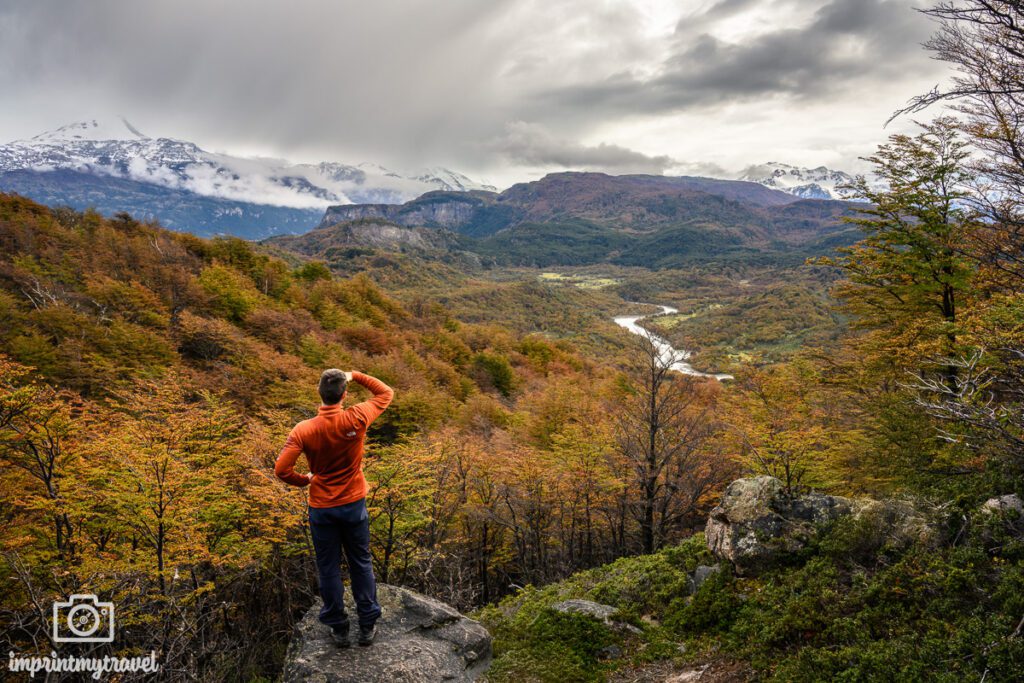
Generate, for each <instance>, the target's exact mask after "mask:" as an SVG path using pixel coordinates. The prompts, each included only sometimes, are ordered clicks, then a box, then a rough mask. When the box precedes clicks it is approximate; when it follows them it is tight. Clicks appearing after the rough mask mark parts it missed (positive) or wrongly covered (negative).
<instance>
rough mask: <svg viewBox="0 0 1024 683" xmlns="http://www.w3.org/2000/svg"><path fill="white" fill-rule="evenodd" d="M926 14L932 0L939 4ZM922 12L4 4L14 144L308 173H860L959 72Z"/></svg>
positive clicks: (212, 0)
mask: <svg viewBox="0 0 1024 683" xmlns="http://www.w3.org/2000/svg"><path fill="white" fill-rule="evenodd" d="M922 2H927V0H922ZM920 4H921V3H915V2H911V1H909V0H832V1H831V2H829V1H828V0H677V1H675V2H671V1H665V0H616V1H602V0H432V1H430V2H426V1H424V2H419V1H407V0H403V1H399V0H376V1H374V2H366V1H361V2H348V1H338V0H287V1H281V2H269V1H263V0H239V1H237V2H227V1H218V0H146V1H145V2H141V1H136V0H89V1H88V2H63V1H60V0H24V1H20V0H0V102H2V106H0V140H2V141H8V140H14V139H18V138H25V137H31V136H32V135H35V134H36V133H40V132H42V131H44V130H48V129H52V128H55V127H57V126H60V125H63V124H65V123H69V122H72V121H76V120H81V119H85V118H112V117H116V116H119V115H120V116H124V117H126V118H127V119H128V120H129V121H131V122H132V123H133V124H134V125H135V126H136V127H137V128H139V129H140V130H142V131H143V132H144V133H146V134H147V135H150V136H154V137H156V136H167V137H177V138H182V139H187V140H191V141H193V142H196V143H198V144H199V145H200V146H202V147H204V148H206V149H209V150H211V151H226V152H230V153H233V154H241V155H267V156H278V157H283V158H288V159H292V160H295V161H321V160H332V161H343V162H350V163H355V162H360V161H375V162H378V163H382V164H385V165H389V164H390V165H392V166H395V167H398V168H403V169H411V168H415V167H419V166H435V165H442V166H448V167H451V168H454V169H456V170H459V171H462V172H464V173H467V174H468V175H471V176H472V177H474V178H475V179H482V180H487V181H490V182H492V183H493V184H495V185H499V186H506V185H508V184H510V183H512V182H516V181H519V180H528V179H532V178H535V177H538V176H540V175H542V174H543V173H544V172H546V171H553V170H564V169H596V170H603V171H607V172H609V173H627V172H650V173H663V172H664V173H670V174H697V173H704V174H716V173H721V172H723V171H736V170H739V169H741V168H742V167H744V166H747V165H749V164H754V163H760V162H765V161H782V162H787V163H793V164H799V165H819V164H824V165H828V166H832V167H836V168H844V169H852V170H861V169H862V165H860V164H858V162H857V157H858V156H862V155H864V154H867V153H870V152H871V151H873V149H874V147H875V146H876V145H877V144H878V143H879V142H882V141H884V139H885V137H886V136H887V135H889V134H891V133H892V132H895V131H900V130H902V129H904V128H907V127H909V125H910V124H909V122H902V121H899V122H897V123H896V124H894V125H890V127H889V128H888V129H883V127H882V126H883V123H884V122H885V120H886V118H888V116H889V115H890V114H891V113H892V112H893V111H894V110H895V109H897V108H898V107H899V106H900V105H902V104H903V103H905V102H906V100H907V99H909V98H910V97H911V96H913V95H915V94H918V93H921V92H923V91H925V90H927V89H929V88H930V87H932V86H933V85H935V84H936V83H939V82H940V81H941V80H943V79H944V78H945V76H946V73H947V72H946V69H945V67H944V66H943V65H941V64H940V63H937V62H935V61H933V60H931V59H930V58H929V55H928V53H926V52H925V51H924V50H923V49H922V48H921V47H920V43H921V42H923V41H924V40H925V39H926V38H927V36H928V35H929V33H930V32H931V30H932V28H933V26H932V25H931V23H930V22H929V21H928V20H927V19H926V18H925V17H923V16H922V15H920V14H919V13H917V12H915V11H914V10H913V8H914V7H915V6H920Z"/></svg>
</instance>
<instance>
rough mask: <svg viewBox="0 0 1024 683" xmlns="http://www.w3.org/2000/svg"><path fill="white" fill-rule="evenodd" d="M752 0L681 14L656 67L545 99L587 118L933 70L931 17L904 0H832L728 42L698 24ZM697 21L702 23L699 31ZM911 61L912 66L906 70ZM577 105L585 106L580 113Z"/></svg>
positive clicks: (798, 92) (861, 83) (844, 88)
mask: <svg viewBox="0 0 1024 683" xmlns="http://www.w3.org/2000/svg"><path fill="white" fill-rule="evenodd" d="M752 4H753V3H752V2H751V0H724V1H723V2H721V3H718V4H717V5H715V6H713V7H712V8H711V9H710V10H709V11H708V12H707V13H706V14H705V15H702V16H700V17H698V18H697V19H696V20H693V21H687V20H684V21H681V22H680V23H679V24H678V25H677V28H676V35H675V37H674V42H675V50H674V51H673V52H672V54H670V55H669V56H668V57H667V58H666V59H665V60H664V61H663V62H662V63H661V65H660V67H659V69H658V70H657V73H656V75H655V76H653V77H650V78H638V77H636V76H634V75H632V74H630V73H628V72H619V73H616V74H613V75H611V76H609V77H608V78H606V79H604V80H603V81H600V82H592V83H581V84H577V85H574V86H571V87H565V88H561V89H558V90H552V91H548V92H545V93H542V94H541V100H542V102H543V104H542V107H548V106H550V107H554V108H557V109H559V110H561V111H562V112H563V113H564V114H566V115H570V116H573V117H574V118H576V117H577V116H579V117H582V118H589V117H590V116H591V115H592V112H601V113H602V114H604V115H608V114H609V113H611V112H614V113H616V114H618V115H625V114H628V113H632V112H636V111H643V112H646V113H648V114H650V113H655V112H661V113H664V112H673V111H679V110H682V109H686V108H692V107H709V106H715V105H720V104H723V103H728V102H737V101H742V100H750V99H754V98H778V97H788V98H794V99H807V98H821V97H828V96H832V95H835V94H837V93H840V92H851V91H856V90H862V91H863V95H864V96H870V88H871V86H872V85H873V84H876V83H879V82H882V81H884V80H886V79H892V78H897V79H906V78H907V77H908V76H911V75H912V74H913V72H915V71H916V72H918V73H921V72H934V66H933V65H931V64H928V63H927V60H925V59H922V57H923V51H922V49H921V47H920V43H922V42H923V41H924V40H925V39H926V38H927V37H928V35H929V31H930V28H931V27H930V25H929V24H928V22H927V21H925V20H924V19H923V18H922V17H921V16H920V15H919V14H918V13H916V12H914V11H912V10H911V7H910V5H909V4H908V3H907V2H906V1H905V0H832V1H831V2H828V3H820V2H818V3H810V4H813V5H819V6H820V7H819V8H818V9H817V11H815V12H814V13H813V16H812V19H811V21H810V22H809V23H808V24H807V25H805V26H801V27H798V28H783V29H780V30H776V31H772V32H769V33H765V34H763V35H760V36H757V37H755V38H753V39H751V40H747V41H743V42H736V43H730V42H727V41H724V40H721V39H719V38H716V37H714V36H713V35H711V34H709V33H704V32H699V30H703V29H705V28H707V27H708V26H709V23H710V22H711V20H712V19H721V18H723V17H729V16H732V15H734V14H735V13H736V12H738V11H741V10H743V9H748V8H749V7H750V6H751V5H752ZM695 29H697V30H698V31H695ZM908 69H909V70H910V71H911V73H910V74H908ZM574 112H579V113H578V114H577V115H574V114H573V113H574Z"/></svg>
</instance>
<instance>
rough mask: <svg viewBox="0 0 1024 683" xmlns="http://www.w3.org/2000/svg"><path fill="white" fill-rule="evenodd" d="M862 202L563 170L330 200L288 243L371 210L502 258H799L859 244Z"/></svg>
mask: <svg viewBox="0 0 1024 683" xmlns="http://www.w3.org/2000/svg"><path fill="white" fill-rule="evenodd" d="M857 208H858V205H856V204H851V203H847V202H838V201H817V200H800V199H799V198H797V197H793V196H791V195H788V194H785V193H782V192H778V191H775V190H771V189H768V188H765V187H763V186H761V185H758V184H756V183H742V182H735V181H725V180H712V179H708V178H688V177H681V178H667V177H663V176H628V175H627V176H609V175H605V174H601V173H557V174H549V175H547V176H545V177H544V178H543V179H541V180H539V181H535V182H532V183H521V184H519V185H514V186H512V187H511V188H509V189H508V190H506V191H504V192H502V193H500V194H495V193H488V192H469V193H451V192H430V193H427V194H425V195H423V196H421V197H418V198H416V199H414V200H413V201H411V202H407V203H405V204H401V205H391V204H354V205H344V206H332V207H330V208H329V209H327V211H326V213H325V214H324V216H323V218H322V220H321V221H320V225H319V227H318V229H317V231H316V233H315V234H316V236H315V237H310V238H309V241H308V242H307V241H306V240H304V239H303V238H299V239H297V240H290V241H288V242H287V244H289V245H291V246H292V247H293V248H296V249H298V250H300V251H303V252H304V253H312V250H313V246H312V245H313V243H314V242H315V243H316V244H320V245H322V244H323V243H324V240H325V238H326V236H327V235H328V234H329V231H330V230H331V229H332V226H335V225H342V226H345V225H348V224H349V223H350V222H351V221H354V220H368V219H374V220H383V221H387V222H389V223H394V224H397V225H404V226H408V227H431V228H441V229H445V230H451V231H455V232H457V233H459V234H460V235H462V236H464V237H465V238H467V239H464V240H463V241H462V242H461V243H460V244H459V245H458V246H457V248H458V249H460V250H463V251H469V252H473V253H476V254H478V255H479V256H481V257H483V258H484V259H486V260H489V261H492V262H494V263H497V264H501V265H512V266H533V267H550V266H559V265H560V266H567V265H570V266H576V265H587V264H593V263H602V262H606V263H613V264H618V265H625V266H645V267H654V268H668V267H678V266H680V265H684V264H688V263H692V262H694V261H702V260H703V261H706V260H708V259H715V258H730V259H739V260H747V261H755V262H756V261H758V260H767V261H772V260H780V259H781V260H785V261H788V262H791V263H792V262H797V261H799V260H801V259H802V258H804V257H806V256H809V255H814V254H819V253H825V252H829V251H831V249H833V248H834V247H836V246H841V245H844V244H848V243H850V242H851V241H853V240H854V239H855V238H856V231H855V230H852V229H851V227H850V226H849V225H847V224H846V223H844V221H843V219H844V218H845V217H849V216H852V215H855V214H856V212H857ZM338 230H339V235H338V236H337V238H336V240H335V241H337V242H338V243H339V244H340V243H344V242H345V241H346V240H348V239H349V238H348V236H347V232H346V231H348V230H349V228H346V227H342V228H338ZM341 233H345V234H341ZM281 244H284V243H281Z"/></svg>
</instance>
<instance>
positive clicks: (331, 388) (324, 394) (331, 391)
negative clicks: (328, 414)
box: [317, 368, 348, 406]
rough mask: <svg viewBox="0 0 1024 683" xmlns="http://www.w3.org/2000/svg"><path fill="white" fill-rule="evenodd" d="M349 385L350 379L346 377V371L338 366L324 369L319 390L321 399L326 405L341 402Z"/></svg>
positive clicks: (318, 386)
mask: <svg viewBox="0 0 1024 683" xmlns="http://www.w3.org/2000/svg"><path fill="white" fill-rule="evenodd" d="M347 387H348V380H347V379H345V373H344V372H342V371H341V370H338V369H337V368H331V369H330V370H324V373H323V374H322V375H320V384H319V385H317V391H319V392H320V400H321V401H323V404H324V405H325V406H333V405H334V404H335V403H341V397H342V396H344V395H345V389H346V388H347Z"/></svg>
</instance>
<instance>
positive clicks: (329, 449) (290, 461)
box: [274, 372, 395, 508]
mask: <svg viewBox="0 0 1024 683" xmlns="http://www.w3.org/2000/svg"><path fill="white" fill-rule="evenodd" d="M352 381H353V382H357V383H359V384H362V385H363V386H364V387H366V388H367V389H369V390H370V391H372V392H373V398H371V399H370V400H369V401H364V402H362V403H358V404H356V405H354V406H352V407H351V408H342V407H341V404H340V403H339V404H337V405H333V406H323V405H322V406H320V413H319V414H318V415H317V416H316V417H314V418H312V419H309V420H303V421H302V422H300V423H299V424H297V425H295V428H294V429H292V432H291V434H289V435H288V440H287V441H286V442H285V445H284V450H282V451H281V454H280V455H279V456H277V463H275V465H274V474H276V475H277V477H278V478H279V479H280V480H281V481H284V482H286V483H288V484H291V485H292V486H306V485H307V484H312V485H311V486H310V488H309V506H310V507H314V508H329V507H335V506H337V505H344V504H345V503H352V502H354V501H357V500H359V499H360V498H365V497H366V479H364V478H363V441H364V440H365V439H366V428H367V427H369V426H370V423H371V422H373V421H374V420H376V419H377V417H378V416H379V415H380V414H381V413H383V412H384V410H385V409H386V408H387V407H388V405H390V403H391V399H392V398H394V396H395V392H394V390H392V389H391V387H389V386H388V385H387V384H384V382H381V381H380V380H379V379H377V378H376V377H370V376H369V375H364V374H363V373H361V372H353V373H352ZM300 453H305V454H306V460H307V461H309V471H310V472H311V473H312V474H313V478H312V480H311V479H310V478H309V477H307V476H306V475H304V474H299V473H297V472H296V471H295V461H296V460H297V459H298V457H299V454H300Z"/></svg>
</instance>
